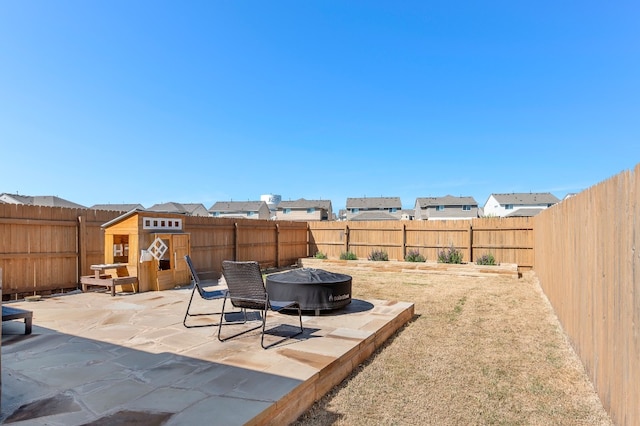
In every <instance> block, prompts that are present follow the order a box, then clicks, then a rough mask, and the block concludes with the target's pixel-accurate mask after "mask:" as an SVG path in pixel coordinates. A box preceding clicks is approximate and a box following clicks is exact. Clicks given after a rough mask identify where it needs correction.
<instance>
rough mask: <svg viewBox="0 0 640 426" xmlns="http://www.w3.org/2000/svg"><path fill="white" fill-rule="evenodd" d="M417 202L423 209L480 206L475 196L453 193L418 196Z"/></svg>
mask: <svg viewBox="0 0 640 426" xmlns="http://www.w3.org/2000/svg"><path fill="white" fill-rule="evenodd" d="M416 202H417V203H418V205H419V206H420V208H421V209H424V208H427V207H431V206H474V207H477V206H478V202H477V201H476V200H475V199H474V198H473V197H454V196H453V195H445V196H444V197H422V198H416Z"/></svg>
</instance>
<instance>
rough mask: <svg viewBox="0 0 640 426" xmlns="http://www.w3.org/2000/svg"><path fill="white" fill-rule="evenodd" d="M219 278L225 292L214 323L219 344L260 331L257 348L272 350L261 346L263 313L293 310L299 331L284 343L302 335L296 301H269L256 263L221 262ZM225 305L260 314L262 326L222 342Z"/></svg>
mask: <svg viewBox="0 0 640 426" xmlns="http://www.w3.org/2000/svg"><path fill="white" fill-rule="evenodd" d="M222 275H224V278H225V280H226V282H227V287H228V292H227V294H226V295H225V296H224V302H223V303H222V313H221V314H220V322H219V323H218V339H219V340H220V341H221V342H224V341H226V340H229V339H231V338H233V337H237V336H240V335H242V334H245V333H248V332H249V331H252V330H257V329H258V328H260V327H262V333H261V338H260V344H261V345H262V347H263V348H264V349H267V348H268V347H271V346H273V345H274V344H275V343H274V344H271V345H267V346H265V344H264V333H265V328H266V324H267V312H268V311H274V312H278V311H281V310H283V309H296V310H297V311H298V320H299V321H300V331H298V332H296V333H295V334H292V335H288V336H286V337H285V340H286V339H289V338H291V337H294V336H297V335H299V334H301V333H302V332H303V331H304V329H303V328H302V312H301V310H300V304H299V303H298V302H296V301H275V300H271V299H270V298H269V294H268V293H267V290H266V288H265V285H264V280H263V279H262V273H261V272H260V265H259V264H258V262H254V261H250V262H234V261H230V260H225V261H223V262H222ZM227 301H230V302H231V304H232V305H233V306H234V307H236V308H241V309H243V310H246V309H251V310H259V311H261V313H262V324H258V325H257V326H255V327H252V328H249V329H248V330H243V331H241V332H239V333H236V334H234V335H232V336H228V337H225V338H222V337H221V332H222V325H223V322H224V309H225V306H226V304H227ZM227 324H232V323H225V325H227ZM236 324H237V323H236ZM276 343H279V342H276Z"/></svg>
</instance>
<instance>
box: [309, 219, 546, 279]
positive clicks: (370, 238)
mask: <svg viewBox="0 0 640 426" xmlns="http://www.w3.org/2000/svg"><path fill="white" fill-rule="evenodd" d="M450 247H454V248H456V249H457V250H460V251H461V252H462V255H463V261H464V262H475V261H476V260H477V258H478V257H480V256H482V255H483V254H488V253H491V254H492V255H493V256H494V257H495V258H496V261H497V262H500V263H516V264H517V265H518V267H519V268H520V269H521V270H526V269H531V267H532V266H533V260H534V259H533V221H532V218H528V217H516V218H482V219H473V220H470V221H467V220H448V221H369V222H358V221H349V222H309V254H310V255H312V256H313V255H315V254H316V253H317V252H322V253H323V254H325V255H327V256H328V257H329V258H338V257H340V254H341V253H343V252H352V253H354V254H355V255H356V257H358V259H366V258H367V257H368V256H369V254H370V253H371V252H372V251H373V250H383V251H385V252H387V254H388V255H389V259H392V260H404V258H405V256H406V254H407V253H408V252H409V251H410V250H416V251H418V252H420V254H422V255H423V256H425V257H426V258H427V260H432V261H435V260H437V259H438V254H439V252H440V251H441V250H444V249H448V248H450Z"/></svg>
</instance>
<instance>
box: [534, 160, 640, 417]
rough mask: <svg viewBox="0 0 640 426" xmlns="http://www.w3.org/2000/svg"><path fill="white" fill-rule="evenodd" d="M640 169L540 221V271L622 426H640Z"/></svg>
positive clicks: (578, 350)
mask: <svg viewBox="0 0 640 426" xmlns="http://www.w3.org/2000/svg"><path fill="white" fill-rule="evenodd" d="M639 189H640V165H638V166H636V167H635V169H634V171H633V172H631V171H625V172H622V173H620V174H619V175H616V176H614V177H612V178H610V179H608V180H606V181H604V182H601V183H599V184H597V185H594V186H593V187H591V188H589V189H587V190H586V191H583V192H581V193H579V194H577V195H576V196H574V197H571V198H569V199H567V200H565V201H563V202H562V203H560V204H558V205H556V206H554V207H552V208H550V209H548V210H546V211H544V212H542V213H540V214H539V215H538V216H536V217H535V220H534V222H535V241H534V251H535V262H534V269H535V271H536V274H537V276H538V278H539V280H540V284H541V286H542V288H543V290H544V292H545V294H546V296H547V298H548V299H549V301H550V302H551V304H552V306H553V308H554V310H555V312H556V315H557V316H558V318H559V320H560V322H561V324H562V326H563V328H564V330H565V332H566V333H567V335H568V337H569V340H570V341H571V343H572V345H573V347H574V348H575V351H576V353H577V354H578V356H579V357H580V359H581V361H582V363H583V365H584V366H585V369H586V371H587V374H588V375H589V377H590V379H591V381H592V383H593V384H594V387H595V389H596V391H597V392H598V395H599V397H600V400H601V401H602V403H603V405H604V407H605V409H607V411H608V412H609V414H610V415H611V418H612V419H613V421H614V423H615V424H625V425H638V424H640V404H638V401H639V400H640V272H639V271H640V256H639V254H640V251H639V250H640V230H639V229H638V228H639V227H640V206H639V205H640V203H639V199H638V197H639Z"/></svg>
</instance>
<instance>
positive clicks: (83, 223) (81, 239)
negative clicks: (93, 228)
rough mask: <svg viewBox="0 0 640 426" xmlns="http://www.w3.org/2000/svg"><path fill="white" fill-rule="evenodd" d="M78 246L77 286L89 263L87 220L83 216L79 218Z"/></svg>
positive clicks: (77, 230)
mask: <svg viewBox="0 0 640 426" xmlns="http://www.w3.org/2000/svg"><path fill="white" fill-rule="evenodd" d="M76 232H77V233H78V235H77V241H78V242H77V246H76V259H77V262H76V284H77V285H78V284H79V283H80V277H81V276H82V274H83V272H84V268H85V266H86V263H87V244H86V239H87V220H86V218H83V217H82V216H78V227H77V228H76Z"/></svg>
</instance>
